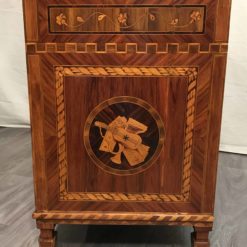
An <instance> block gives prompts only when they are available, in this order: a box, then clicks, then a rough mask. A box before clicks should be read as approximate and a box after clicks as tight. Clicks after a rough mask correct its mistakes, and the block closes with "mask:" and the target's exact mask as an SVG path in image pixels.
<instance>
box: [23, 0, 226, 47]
mask: <svg viewBox="0 0 247 247" xmlns="http://www.w3.org/2000/svg"><path fill="white" fill-rule="evenodd" d="M28 4H29V5H31V6H30V8H34V9H36V8H37V11H33V12H32V13H28V14H27V15H26V18H27V20H26V22H27V24H26V25H28V26H29V31H27V36H28V37H27V40H29V41H37V42H41V43H45V42H50V43H53V42H54V43H56V42H80V43H121V42H126V43H137V41H138V42H149V43H150V42H156V43H160V42H171V43H178V42H181V43H213V42H215V41H226V40H227V37H228V35H227V33H228V32H227V30H228V26H229V25H228V24H229V21H228V13H229V6H228V5H225V4H224V0H219V1H215V0H203V1H199V0H185V1H172V0H169V1H158V0H155V1H148V0H145V1H142V4H140V2H139V1H134V0H133V1H129V2H128V4H126V2H124V1H105V3H104V4H102V2H101V1H98V0H94V1H83V2H82V1H79V0H74V1H72V0H71V1H66V0H62V1H59V4H58V3H57V1H55V0H47V1H37V2H36V1H32V2H31V3H28ZM29 19H32V20H33V22H32V23H30V22H28V20H29ZM36 20H37V22H36ZM102 34H105V35H104V36H102ZM128 34H130V35H128ZM133 34H135V35H137V36H136V37H135V36H133Z"/></svg>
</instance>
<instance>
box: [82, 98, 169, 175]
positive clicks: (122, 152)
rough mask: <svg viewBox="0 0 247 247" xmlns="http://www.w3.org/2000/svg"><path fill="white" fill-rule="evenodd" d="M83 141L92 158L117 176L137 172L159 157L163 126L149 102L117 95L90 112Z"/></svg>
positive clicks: (162, 139) (162, 140)
mask: <svg viewBox="0 0 247 247" xmlns="http://www.w3.org/2000/svg"><path fill="white" fill-rule="evenodd" d="M84 143H85V147H86V150H87V152H88V155H89V156H90V158H91V159H92V160H93V161H94V163H95V164H96V165H98V166H99V167H100V168H102V169H103V170H105V171H107V172H110V173H113V174H117V175H130V174H135V173H139V172H142V171H144V170H145V169H147V168H148V167H150V166H151V165H152V164H153V163H154V161H155V160H156V159H157V158H158V156H159V154H160V152H161V150H162V147H163V143H164V125H163V122H162V120H161V117H160V116H159V114H158V113H157V111H156V110H155V109H154V108H153V107H152V106H151V105H150V104H149V103H147V102H146V101H144V100H142V99H139V98H135V97H128V96H122V97H114V98H111V99H109V100H107V101H104V102H102V103H101V104H99V105H98V106H97V107H96V108H94V109H93V111H92V112H91V113H90V114H89V116H88V118H87V120H86V123H85V129H84Z"/></svg>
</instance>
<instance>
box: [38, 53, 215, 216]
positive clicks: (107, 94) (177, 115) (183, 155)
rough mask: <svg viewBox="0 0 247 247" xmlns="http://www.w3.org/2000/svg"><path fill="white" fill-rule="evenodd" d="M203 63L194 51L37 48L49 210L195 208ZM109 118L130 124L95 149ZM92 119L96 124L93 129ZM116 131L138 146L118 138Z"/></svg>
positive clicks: (203, 115)
mask: <svg viewBox="0 0 247 247" xmlns="http://www.w3.org/2000/svg"><path fill="white" fill-rule="evenodd" d="M96 58H97V59H96ZM206 59H207V62H206V63H205V62H204V61H206ZM78 61H84V62H85V64H82V63H79V62H78ZM126 61H128V62H126ZM212 61H213V60H212V59H211V57H210V56H209V55H198V54H195V55H193V56H191V55H190V56H187V55H167V56H161V55H146V56H143V55H138V56H131V55H129V56H127V57H126V56H121V55H120V56H117V55H114V57H113V56H111V55H102V56H100V55H97V57H96V55H93V54H91V55H87V56H86V55H83V54H80V55H76V54H73V55H72V54H70V55H56V56H53V55H42V58H41V74H42V75H43V80H42V85H43V86H42V88H43V94H44V113H45V117H44V124H45V126H46V128H45V137H46V145H47V150H48V151H47V152H46V165H47V173H48V176H47V177H48V181H47V182H48V188H49V189H48V205H49V208H50V209H54V210H55V209H56V210H62V209H64V208H66V207H67V206H68V205H70V207H72V208H73V210H83V209H87V210H97V209H98V208H99V207H101V208H102V207H105V209H106V210H113V211H114V210H123V211H124V210H125V211H126V210H130V209H133V208H135V210H140V211H147V212H148V211H160V210H161V211H170V212H171V211H184V210H185V209H186V210H187V211H188V212H200V210H201V206H202V198H201V197H200V196H201V193H200V191H202V189H203V176H204V171H205V169H206V167H207V163H206V151H207V150H206V148H207V142H206V141H207V133H208V132H207V128H208V127H207V126H208V123H209V122H208V111H209V107H210V105H209V103H210V101H209V100H208V99H209V98H210V92H211V91H210V90H211V84H210V81H209V80H210V78H209V76H208V75H210V74H211V69H212ZM118 63H119V65H118ZM113 64H114V65H113ZM121 64H126V66H124V67H123V66H121ZM133 64H135V65H133ZM162 64H165V66H162ZM122 98H124V101H122ZM119 99H121V100H120V101H119ZM102 102H103V103H102ZM112 102H113V103H112ZM102 105H104V107H102ZM108 108H109V109H108ZM92 113H93V116H94V117H95V118H93V119H92V121H91V122H90V121H89V120H88V119H90V117H89V116H91V115H92ZM119 116H120V117H125V118H126V121H129V120H130V119H131V121H132V122H131V121H130V122H127V123H128V124H127V125H124V126H125V127H121V128H122V129H121V128H120V132H117V134H116V133H115V132H114V133H115V134H116V135H115V136H114V135H113V136H114V138H115V139H114V140H115V142H116V144H115V146H114V150H112V152H109V150H108V151H105V150H103V151H102V149H101V148H100V145H101V144H102V143H103V142H102V141H103V138H104V137H105V135H106V131H107V128H108V127H107V126H109V125H110V124H111V123H112V121H113V120H115V119H116V118H117V117H119ZM95 119H96V120H97V121H100V122H101V123H103V124H105V125H104V126H105V127H103V129H102V130H101V131H102V133H101V132H100V129H99V128H98V127H97V125H96V124H95V122H96V120H95ZM88 121H89V122H88ZM88 123H90V124H88ZM121 126H122V125H121ZM126 126H127V127H126ZM128 126H132V127H133V128H140V129H142V128H143V129H144V130H142V131H141V132H138V133H137V132H131V131H129V130H128ZM86 129H88V132H85V131H87V130H86ZM123 129H124V130H126V129H127V132H124V133H125V134H122V132H121V131H123ZM118 130H119V129H118ZM132 130H133V129H132ZM90 131H91V132H90ZM85 133H89V136H88V139H87V138H85ZM112 133H113V132H112ZM126 133H127V142H128V141H129V142H130V141H131V140H134V141H136V140H139V141H140V140H141V144H142V147H143V146H144V150H146V153H145V152H144V154H143V152H142V151H143V149H138V148H139V147H140V146H138V148H136V146H135V147H134V148H132V147H130V146H128V144H126V142H124V141H123V140H122V139H119V138H118V136H119V135H120V136H121V138H122V137H123V138H125V137H126V136H125V135H126ZM133 133H134V134H133ZM136 133H137V134H136ZM155 133H156V134H155ZM157 133H158V134H157ZM157 136H158V137H159V138H160V139H162V140H163V141H159V140H160V139H159V138H157ZM132 137H133V139H132ZM94 138H95V139H94ZM128 138H130V140H129V139H128ZM156 139H157V141H155V140H156ZM87 140H89V141H88V143H89V144H87V142H86V141H87ZM125 141H126V140H125ZM119 143H120V144H121V145H122V146H123V150H122V151H121V150H120V148H121V145H119ZM195 143H196V145H195ZM132 144H133V143H132ZM88 145H89V146H90V148H89V149H88ZM48 147H49V148H48ZM119 150H120V151H121V152H120V151H119ZM133 150H134V151H133ZM140 150H141V151H140ZM157 150H158V151H157ZM138 152H139V154H138ZM140 153H141V157H142V158H143V157H144V158H143V160H142V161H138V162H136V163H135V162H134V161H133V156H134V158H135V157H136V156H137V157H139V156H140ZM119 154H120V156H117V157H118V162H119V163H118V162H116V161H113V160H112V158H113V157H114V159H115V158H116V157H115V155H119ZM138 155H139V156H138ZM66 205H67V206H66ZM128 208H129V209H128Z"/></svg>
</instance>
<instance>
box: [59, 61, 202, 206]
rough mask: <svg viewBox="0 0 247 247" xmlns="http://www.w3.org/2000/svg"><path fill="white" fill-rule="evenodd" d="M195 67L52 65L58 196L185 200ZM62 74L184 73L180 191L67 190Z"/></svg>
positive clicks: (102, 198)
mask: <svg viewBox="0 0 247 247" xmlns="http://www.w3.org/2000/svg"><path fill="white" fill-rule="evenodd" d="M197 75H198V72H197V69H196V68H191V67H186V68H184V67H111V66H107V67H97V66H90V67H88V66H85V67H83V66H78V67H76V66H71V67H62V66H59V67H56V68H55V76H56V96H57V131H58V159H59V178H60V199H61V200H86V201H107V200H113V201H168V202H176V201H188V200H189V197H190V180H191V164H192V146H193V129H194V118H195V102H196V86H197ZM66 76H120V77H122V76H154V77H157V76H185V77H187V78H188V98H187V109H186V126H185V138H184V161H183V175H182V193H181V194H180V195H169V194H132V193H84V192H78V193H74V192H68V191H67V179H68V178H67V176H68V167H67V158H66V126H65V104H64V77H66Z"/></svg>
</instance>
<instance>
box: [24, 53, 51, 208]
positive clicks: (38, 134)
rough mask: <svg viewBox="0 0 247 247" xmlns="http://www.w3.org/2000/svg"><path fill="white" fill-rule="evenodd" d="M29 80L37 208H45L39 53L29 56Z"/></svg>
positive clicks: (45, 190)
mask: <svg viewBox="0 0 247 247" xmlns="http://www.w3.org/2000/svg"><path fill="white" fill-rule="evenodd" d="M28 80H29V102H30V113H31V126H32V147H33V151H32V152H33V173H34V190H35V198H36V210H45V209H46V205H47V193H46V192H47V184H46V162H45V145H44V124H43V117H44V112H43V92H42V88H41V84H40V57H39V56H37V55H31V56H28Z"/></svg>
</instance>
